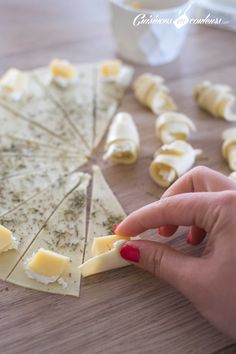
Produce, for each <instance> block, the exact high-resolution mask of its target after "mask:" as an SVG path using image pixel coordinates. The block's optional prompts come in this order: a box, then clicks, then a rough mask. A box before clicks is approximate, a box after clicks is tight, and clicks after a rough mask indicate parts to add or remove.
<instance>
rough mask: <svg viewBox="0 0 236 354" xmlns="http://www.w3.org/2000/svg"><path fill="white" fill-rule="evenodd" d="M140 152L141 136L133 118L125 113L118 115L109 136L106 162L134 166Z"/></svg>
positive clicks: (106, 146) (105, 156) (105, 155)
mask: <svg viewBox="0 0 236 354" xmlns="http://www.w3.org/2000/svg"><path fill="white" fill-rule="evenodd" d="M139 150H140V143H139V134H138V130H137V128H136V125H135V123H134V121H133V118H132V116H131V115H130V114H128V113H124V112H121V113H118V114H117V115H116V116H115V117H114V119H113V122H112V124H111V126H110V129H109V132H108V135H107V140H106V145H105V154H104V156H103V158H104V160H111V161H112V162H115V163H120V164H132V163H134V162H136V160H137V158H138V153H139Z"/></svg>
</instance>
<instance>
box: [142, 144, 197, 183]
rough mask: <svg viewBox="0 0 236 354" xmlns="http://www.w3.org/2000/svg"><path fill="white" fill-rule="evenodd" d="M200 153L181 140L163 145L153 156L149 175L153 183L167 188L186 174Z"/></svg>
mask: <svg viewBox="0 0 236 354" xmlns="http://www.w3.org/2000/svg"><path fill="white" fill-rule="evenodd" d="M201 153H202V151H201V150H199V149H194V148H193V147H192V146H191V145H190V144H188V143H186V142H185V141H182V140H176V141H174V142H173V143H171V144H166V145H163V146H162V147H161V148H160V149H159V150H157V152H156V153H155V155H154V160H153V162H152V163H151V165H150V169H149V173H150V176H151V178H152V179H153V181H154V182H156V183H157V184H158V185H159V186H161V187H169V186H170V185H171V183H173V182H174V181H175V180H176V179H178V178H179V177H180V176H182V175H183V174H184V173H185V172H187V171H188V170H189V169H190V168H191V167H192V166H193V165H194V163H195V160H196V157H197V156H198V155H200V154H201Z"/></svg>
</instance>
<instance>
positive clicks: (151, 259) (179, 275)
mask: <svg viewBox="0 0 236 354" xmlns="http://www.w3.org/2000/svg"><path fill="white" fill-rule="evenodd" d="M120 255H121V257H122V258H124V259H125V260H127V261H129V262H132V263H133V264H134V265H137V266H138V267H140V268H142V269H144V270H146V271H148V272H150V273H151V274H153V275H154V276H156V277H160V278H161V279H163V280H165V281H167V282H168V283H169V284H171V285H172V286H174V287H175V288H176V289H177V290H179V291H180V292H182V293H183V294H184V295H185V296H186V297H188V298H189V299H190V300H194V295H195V292H196V289H197V288H199V280H200V279H199V274H201V273H202V272H201V263H202V259H200V258H196V257H191V256H188V255H185V254H183V253H181V252H179V251H176V250H174V249H173V248H171V247H169V246H167V245H164V244H162V243H159V242H154V241H144V240H137V241H128V242H126V243H125V244H124V245H123V247H122V248H121V250H120Z"/></svg>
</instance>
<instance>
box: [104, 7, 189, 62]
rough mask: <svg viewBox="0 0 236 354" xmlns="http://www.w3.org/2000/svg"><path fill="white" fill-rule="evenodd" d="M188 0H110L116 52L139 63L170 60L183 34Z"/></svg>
mask: <svg viewBox="0 0 236 354" xmlns="http://www.w3.org/2000/svg"><path fill="white" fill-rule="evenodd" d="M191 4H192V1H186V0H165V1H163V0H146V1H144V0H140V1H138V2H137V1H132V0H130V1H127V0H110V7H111V23H112V29H113V34H114V39H115V42H116V46H117V51H118V53H119V54H120V55H121V56H122V57H123V58H125V59H128V60H130V61H132V62H135V63H139V64H150V65H161V64H165V63H168V62H170V61H172V60H174V59H175V58H176V57H177V56H178V54H179V53H180V50H181V47H182V45H183V43H184V40H185V38H186V34H187V30H188V20H189V17H190V13H191ZM139 5H140V7H139ZM132 6H135V7H136V8H135V7H132ZM137 6H138V7H139V8H137ZM143 22H147V23H146V24H143ZM150 22H154V24H150ZM163 22H164V23H163Z"/></svg>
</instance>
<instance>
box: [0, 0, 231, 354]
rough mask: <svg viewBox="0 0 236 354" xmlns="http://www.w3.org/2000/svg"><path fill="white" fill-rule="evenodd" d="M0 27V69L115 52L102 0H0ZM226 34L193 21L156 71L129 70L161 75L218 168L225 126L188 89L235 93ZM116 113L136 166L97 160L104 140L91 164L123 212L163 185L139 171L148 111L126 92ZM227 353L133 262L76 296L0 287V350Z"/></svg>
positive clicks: (206, 158)
mask: <svg viewBox="0 0 236 354" xmlns="http://www.w3.org/2000/svg"><path fill="white" fill-rule="evenodd" d="M0 33H1V37H0V38H1V39H0V70H1V72H3V71H4V70H6V69H7V68H9V67H12V66H15V67H18V68H22V69H28V68H29V69H30V68H35V67H37V66H42V65H45V64H47V63H48V62H49V60H50V59H52V58H53V57H63V58H68V59H69V60H74V61H77V62H85V61H88V62H92V61H98V60H101V59H107V58H110V57H114V56H115V55H116V54H115V47H114V43H113V40H112V36H111V32H110V26H109V12H108V6H107V1H103V0H93V1H82V0H67V1H63V0H47V1H46V0H44V1H43V0H34V1H31V0H21V1H17V0H7V1H6V0H0ZM235 39H236V34H235V33H232V32H227V31H221V30H218V29H213V28H207V27H197V26H192V27H191V30H190V34H189V36H188V40H187V42H186V44H185V46H184V48H183V50H182V53H181V55H180V57H179V58H178V60H176V61H175V62H173V63H171V64H168V65H165V66H162V67H159V68H152V69H150V68H148V67H141V66H136V75H138V74H139V73H141V72H144V71H147V70H151V71H152V72H154V73H158V74H161V75H163V76H164V77H165V78H166V80H167V83H168V85H169V87H170V88H171V90H172V93H173V96H174V98H175V100H176V101H177V103H178V105H179V110H180V111H182V112H184V113H186V114H187V115H189V116H190V117H192V118H193V119H194V121H195V123H196V125H197V128H198V130H197V132H196V133H195V134H194V135H193V136H192V139H191V143H192V144H193V145H194V146H195V147H197V148H202V149H203V155H202V157H201V158H200V159H199V160H198V164H203V165H207V166H210V167H212V168H215V169H217V170H219V171H221V172H223V173H225V174H228V173H229V169H228V167H227V165H226V163H225V162H224V161H223V158H222V157H221V152H220V149H221V140H220V135H221V131H222V130H223V129H224V128H226V127H229V126H230V124H229V123H226V122H224V121H220V120H214V119H212V118H211V117H209V116H208V115H207V114H206V113H203V112H202V111H200V110H199V109H198V108H197V107H196V104H195V103H194V102H193V100H192V98H191V92H192V88H193V86H194V84H195V83H198V82H199V81H201V80H203V79H206V78H207V79H210V80H212V81H216V82H222V83H227V84H230V85H232V86H233V87H234V89H236V82H235V72H236V47H235ZM121 109H122V110H127V111H129V112H131V113H132V114H133V115H134V117H135V121H136V122H137V124H138V127H139V129H140V133H141V141H142V153H141V157H140V159H139V161H138V163H137V164H136V165H135V166H122V167H121V166H111V165H109V164H103V162H102V159H101V152H102V148H103V146H102V145H103V144H101V146H100V147H99V149H98V151H97V153H96V156H95V157H94V161H95V162H97V163H98V164H99V165H100V166H101V167H102V169H103V172H104V175H105V177H106V178H107V181H108V183H109V184H110V185H111V187H112V189H113V190H114V192H115V193H116V195H117V196H118V199H119V200H120V202H121V203H122V205H123V206H124V208H125V210H126V211H127V212H128V213H129V212H131V211H133V210H135V209H137V208H138V207H141V206H143V205H144V204H147V203H149V202H152V201H154V200H156V199H157V198H159V197H160V196H161V194H162V193H163V190H162V189H160V188H158V187H157V186H156V185H155V184H154V183H153V182H152V181H151V180H150V178H149V175H148V166H149V164H150V162H151V159H152V154H153V153H154V152H155V150H156V148H157V146H158V143H157V140H156V138H155V134H154V121H155V117H154V115H153V114H151V113H150V112H148V111H147V110H146V109H144V108H142V107H141V106H140V105H139V104H138V103H137V102H136V101H135V99H134V97H133V93H132V91H131V90H130V92H128V93H127V95H126V97H125V99H124V100H123V103H122V107H121ZM87 169H88V170H90V166H87ZM153 234H154V233H152V235H153ZM149 235H150V233H149ZM170 242H171V244H173V246H175V247H176V248H178V249H181V250H183V251H184V252H192V253H193V254H195V255H198V254H199V253H200V252H201V249H200V248H194V249H193V248H189V247H187V246H186V243H185V233H184V230H181V231H180V232H179V233H178V237H174V238H173V239H172V240H171V241H170ZM235 352H236V345H234V344H233V342H232V341H231V340H230V339H228V338H226V337H224V336H223V335H221V334H220V333H219V332H217V331H216V330H215V329H214V328H213V327H212V326H211V325H209V324H208V323H207V322H206V321H205V320H204V319H203V318H202V317H201V316H200V315H199V314H198V313H197V311H196V310H195V309H194V307H193V306H192V305H191V304H190V303H189V302H188V301H187V300H186V299H185V298H184V297H183V296H182V295H181V294H179V293H178V292H177V291H176V290H175V289H173V288H171V287H170V286H169V285H168V284H166V283H164V282H161V281H158V280H156V279H154V278H153V277H152V276H150V275H149V274H147V273H144V272H142V271H140V270H138V269H135V268H134V267H129V268H125V269H122V270H117V271H112V272H108V273H106V274H101V275H97V276H93V277H91V278H88V279H84V280H82V288H81V296H80V298H79V299H77V298H71V297H61V296H55V295H50V294H44V293H40V292H36V291H30V290H27V289H23V288H19V287H16V286H13V285H6V284H5V283H4V282H1V283H0V353H4V354H15V353H25V354H26V353H27V354H40V353H48V354H70V353H79V354H94V353H104V354H116V353H117V354H118V353H129V354H139V353H140V354H141V353H142V354H143V353H144V354H149V353H168V354H172V353H173V354H176V353H177V354H185V353H194V354H195V353H201V354H209V353H235Z"/></svg>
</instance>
